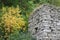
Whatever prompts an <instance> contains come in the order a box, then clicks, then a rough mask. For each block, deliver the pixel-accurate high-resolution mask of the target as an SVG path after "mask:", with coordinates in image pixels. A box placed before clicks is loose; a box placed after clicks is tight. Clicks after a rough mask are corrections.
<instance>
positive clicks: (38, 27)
mask: <svg viewBox="0 0 60 40" xmlns="http://www.w3.org/2000/svg"><path fill="white" fill-rule="evenodd" d="M29 31H30V32H31V34H32V36H33V37H34V38H36V40H60V8H58V7H55V6H52V5H47V4H44V5H41V6H40V7H38V8H37V9H36V10H34V12H33V13H32V14H31V15H30V17H29Z"/></svg>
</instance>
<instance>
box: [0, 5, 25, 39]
mask: <svg viewBox="0 0 60 40" xmlns="http://www.w3.org/2000/svg"><path fill="white" fill-rule="evenodd" d="M20 12H21V10H20V9H19V6H17V7H16V8H14V7H13V6H12V7H2V9H1V13H2V14H3V15H2V17H1V22H0V30H1V31H0V37H3V38H4V39H6V40H7V38H8V35H9V34H11V33H13V32H15V31H17V32H19V31H20V30H23V31H25V29H26V27H25V21H24V19H23V18H22V15H20V14H19V13H20ZM1 34H2V35H1Z"/></svg>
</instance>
